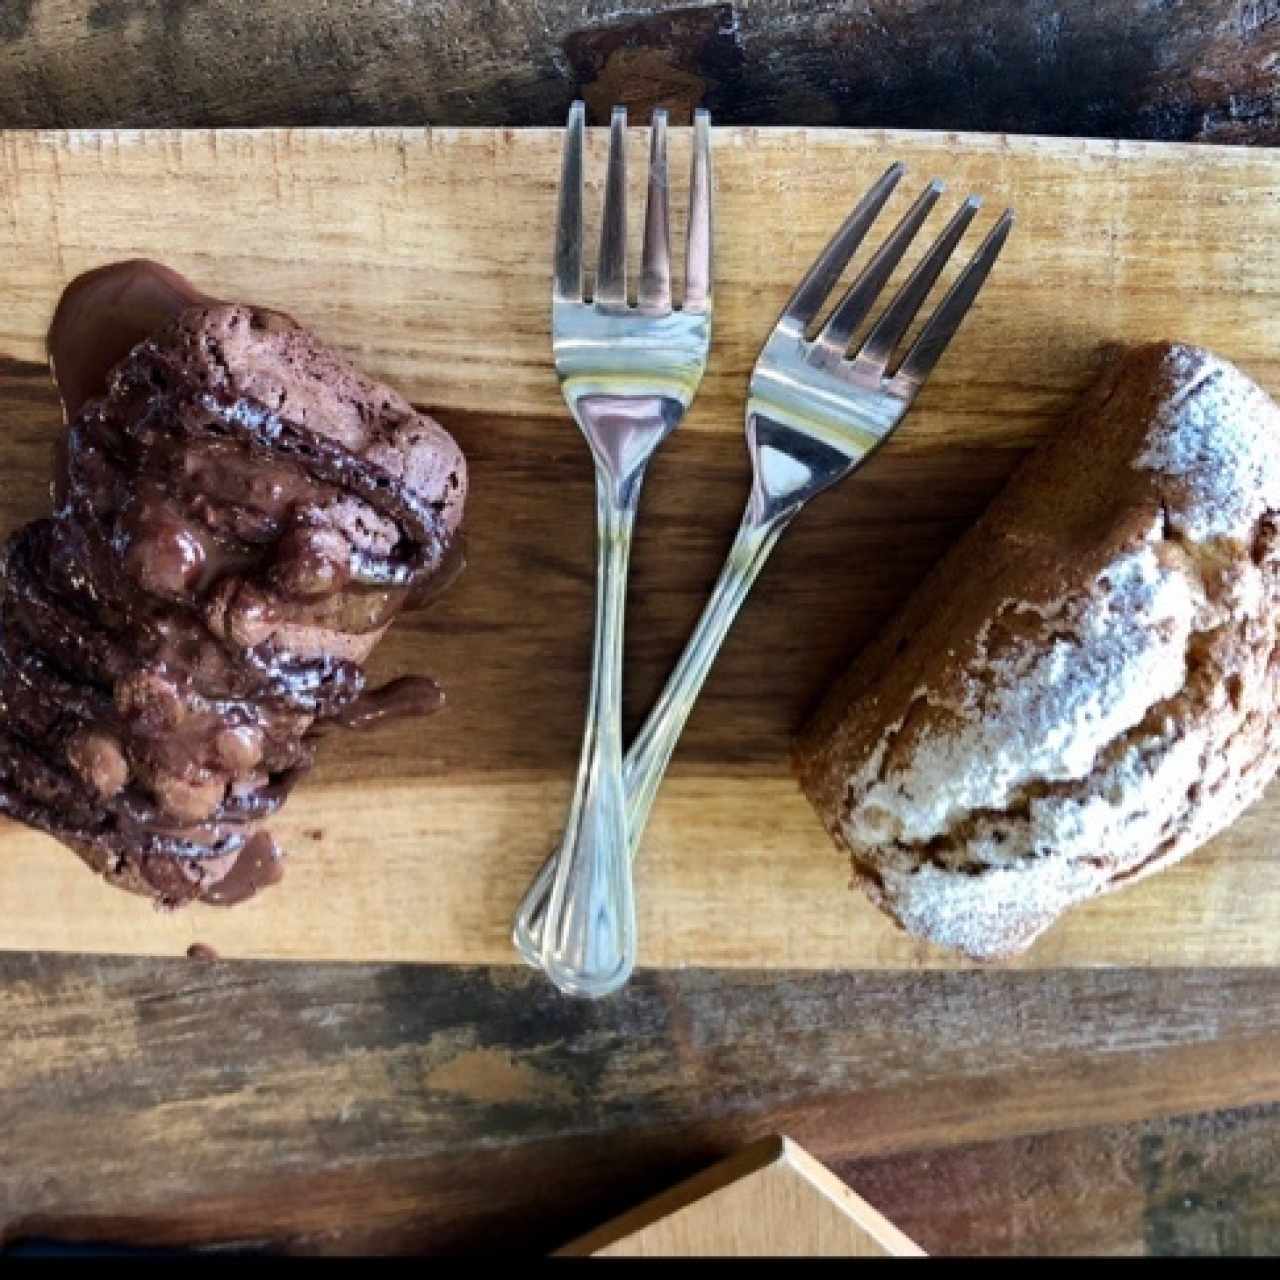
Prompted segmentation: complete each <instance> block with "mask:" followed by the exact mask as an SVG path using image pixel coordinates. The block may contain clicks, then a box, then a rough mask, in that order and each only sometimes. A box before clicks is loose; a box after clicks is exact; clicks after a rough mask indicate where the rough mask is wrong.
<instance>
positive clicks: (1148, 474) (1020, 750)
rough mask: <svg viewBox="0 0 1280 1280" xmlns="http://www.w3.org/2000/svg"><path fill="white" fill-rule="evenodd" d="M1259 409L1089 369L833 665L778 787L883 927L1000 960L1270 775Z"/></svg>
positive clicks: (1154, 374) (1175, 855)
mask: <svg viewBox="0 0 1280 1280" xmlns="http://www.w3.org/2000/svg"><path fill="white" fill-rule="evenodd" d="M1278 624H1280V409H1277V406H1276V405H1275V403H1274V402H1273V401H1272V400H1271V399H1270V398H1269V397H1268V396H1267V395H1266V394H1265V393H1264V392H1262V391H1261V390H1260V389H1259V388H1258V387H1257V386H1256V385H1255V384H1254V383H1253V382H1251V381H1250V380H1249V379H1248V378H1247V377H1246V376H1245V375H1244V374H1243V373H1241V372H1240V371H1239V370H1238V369H1236V368H1234V367H1233V366H1232V365H1230V364H1228V363H1227V362H1226V361H1224V360H1221V359H1219V358H1218V357H1216V356H1214V355H1212V354H1210V353H1209V352H1206V351H1202V350H1198V349H1196V348H1193V347H1188V346H1181V345H1176V344H1169V343H1165V344H1157V345H1150V346H1143V347H1137V348H1130V349H1127V350H1125V351H1123V352H1119V353H1113V356H1112V358H1111V359H1110V360H1109V362H1108V364H1107V366H1106V368H1105V369H1104V371H1103V373H1102V375H1101V377H1100V378H1099V379H1098V381H1097V382H1096V384H1095V385H1094V386H1093V387H1092V389H1091V390H1090V391H1089V392H1088V393H1087V394H1086V395H1085V397H1084V398H1083V400H1082V402H1081V403H1080V404H1079V405H1078V406H1077V408H1076V410H1075V412H1074V413H1073V414H1072V416H1071V418H1070V420H1069V421H1068V422H1067V423H1066V425H1065V426H1064V428H1063V429H1062V431H1061V433H1060V434H1059V435H1058V436H1057V437H1056V438H1055V439H1054V440H1052V441H1050V442H1049V443H1047V444H1046V445H1044V446H1042V447H1041V448H1040V449H1038V450H1036V451H1035V452H1034V453H1033V454H1032V456H1031V457H1030V458H1029V459H1028V460H1027V461H1026V462H1025V463H1024V464H1023V465H1022V467H1021V468H1020V469H1019V470H1018V471H1017V472H1016V473H1015V475H1014V477H1013V479H1012V480H1011V481H1010V482H1009V484H1008V486H1007V488H1006V489H1005V490H1004V492H1003V493H1002V494H1001V495H1000V496H999V497H998V498H997V499H996V501H995V502H994V503H993V504H992V506H991V507H990V508H989V509H988V511H987V512H986V514H985V515H984V516H983V517H982V518H981V520H979V521H978V523H977V524H976V525H975V526H974V527H973V529H971V530H970V532H969V533H968V534H967V535H966V536H965V537H964V538H963V539H962V540H961V541H960V542H959V543H958V544H957V545H956V546H955V547H954V549H953V550H952V551H951V552H950V553H949V554H948V555H947V556H946V557H945V558H944V559H943V560H942V562H941V563H939V564H938V566H937V567H936V568H935V570H934V571H933V572H932V574H930V575H929V577H928V578H927V579H926V580H925V581H924V582H923V583H922V584H921V586H920V587H919V588H918V590H917V591H916V592H915V593H914V594H913V596H912V597H911V599H910V600H909V601H908V603H907V604H906V606H905V607H904V608H903V610H902V611H901V613H900V614H899V615H898V616H897V618H896V619H895V620H894V621H893V622H892V623H891V625H889V626H888V627H887V628H886V629H885V631H884V632H883V633H882V634H881V635H880V637H879V638H878V639H877V640H876V641H875V642H874V643H873V644H872V645H871V646H870V647H869V648H868V649H867V650H866V651H865V652H864V653H863V654H862V655H861V656H860V657H859V658H858V659H857V660H856V662H855V663H854V664H853V666H852V668H851V669H850V670H849V672H848V673H847V675H846V676H845V677H844V678H843V680H842V681H840V682H839V683H838V684H837V685H836V687H835V688H834V689H833V690H832V692H831V693H830V694H829V696H828V697H827V698H826V700H825V701H824V703H823V705H822V706H821V708H820V709H819V711H818V712H817V714H816V716H815V717H814V719H813V721H812V722H811V723H810V725H809V726H808V727H807V728H806V729H805V730H804V731H803V733H802V734H801V736H800V738H799V740H798V742H797V746H796V753H795V764H796V769H797V772H798V775H799V778H800V781H801V785H802V786H803V788H804V790H805V792H806V793H807V795H808V796H809V798H810V800H811V801H812V803H813V805H814V807H815V808H816V809H817V811H818V814H819V815H820V817H821V818H822V821H823V822H824V824H825V825H826V827H827V829H828V831H829V832H830V833H831V835H832V837H833V838H834V839H835V841H836V843H837V844H838V845H839V846H841V847H842V848H843V849H845V850H846V851H847V852H848V853H849V855H850V857H851V859H852V865H853V870H854V873H855V879H856V880H857V881H858V882H860V883H861V885H862V886H863V888H864V889H865V890H866V891H867V893H868V894H869V895H870V897H871V899H872V900H873V901H874V902H875V903H876V904H877V905H878V906H880V907H881V908H882V909H883V910H884V911H886V912H887V913H888V914H889V915H890V916H891V917H892V918H893V919H894V920H896V921H897V923H898V924H899V925H900V926H901V927H902V928H904V929H905V930H907V931H908V932H910V933H912V934H915V935H917V936H919V937H922V938H926V939H929V940H931V941H933V942H935V943H938V944H940V945H942V946H944V947H948V948H952V949H955V950H958V951H960V952H963V953H965V954H966V955H968V956H970V957H973V958H975V959H995V958H999V957H1003V956H1009V955H1013V954H1015V953H1017V952H1019V951H1021V950H1023V949H1025V948H1026V947H1028V946H1030V945H1031V943H1032V942H1033V941H1034V939H1035V938H1036V937H1037V936H1038V935H1039V934H1041V933H1042V932H1043V931H1044V930H1045V929H1047V928H1048V927H1049V926H1050V925H1051V924H1052V923H1053V922H1054V920H1055V919H1057V917H1058V916H1059V915H1060V914H1061V913H1062V912H1063V911H1064V910H1066V909H1067V908H1068V907H1070V906H1071V905H1073V904H1074V903H1077V902H1081V901H1083V900H1085V899H1087V898H1091V897H1094V896H1095V895H1097V894H1101V893H1106V892H1109V891H1110V890H1113V889H1117V888H1119V887H1121V886H1123V885H1125V884H1128V883H1130V882H1132V881H1135V880H1138V879H1140V878H1142V877H1144V876H1148V875H1151V874H1153V873H1154V872H1156V871H1159V870H1161V869H1162V868H1164V867H1167V866H1168V865H1169V864H1170V863H1172V862H1175V861H1177V860H1178V859H1179V858H1182V857H1184V856H1186V855H1187V854H1189V853H1190V852H1192V850H1194V849H1196V848H1197V847H1198V846H1199V845H1201V844H1203V843H1204V842H1205V841H1206V840H1208V839H1209V838H1210V837H1212V836H1213V835H1215V834H1217V833H1218V832H1219V831H1221V830H1222V829H1223V828H1224V827H1226V826H1228V825H1229V824H1230V823H1231V822H1232V821H1234V820H1235V818H1236V817H1237V816H1238V815H1239V814H1240V813H1241V812H1242V811H1243V810H1244V809H1245V808H1246V807H1247V806H1249V805H1250V804H1252V803H1253V802H1254V801H1255V800H1256V799H1257V798H1258V797H1259V795H1260V794H1261V793H1262V790H1263V788H1264V787H1265V786H1266V785H1267V783H1268V782H1269V781H1270V780H1271V778H1272V776H1273V775H1274V773H1275V772H1276V768H1277V764H1278V763H1280V717H1277V716H1276V709H1277V700H1278V697H1280V655H1278V651H1277V634H1278V633H1277V625H1278Z"/></svg>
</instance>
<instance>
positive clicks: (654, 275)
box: [637, 108, 671, 315]
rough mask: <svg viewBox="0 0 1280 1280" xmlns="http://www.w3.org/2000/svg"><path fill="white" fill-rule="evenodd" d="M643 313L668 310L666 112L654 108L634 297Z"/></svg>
mask: <svg viewBox="0 0 1280 1280" xmlns="http://www.w3.org/2000/svg"><path fill="white" fill-rule="evenodd" d="M637 301H638V302H639V304H640V306H641V307H643V308H644V309H645V310H646V311H652V312H655V313H660V314H663V315H665V314H666V313H667V312H668V311H670V310H671V233H670V229H669V219H668V213H667V113H666V112H665V111H664V110H662V109H661V108H658V110H656V111H655V112H654V113H653V120H652V122H651V124H650V126H649V196H648V201H647V203H646V206H645V211H644V258H643V260H642V262H641V266H640V292H639V295H638V297H637Z"/></svg>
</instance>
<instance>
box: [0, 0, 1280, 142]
mask: <svg viewBox="0 0 1280 1280" xmlns="http://www.w3.org/2000/svg"><path fill="white" fill-rule="evenodd" d="M1278 19H1280V10H1277V6H1276V5H1275V4H1274V3H1273V2H1272V0H1185V2H1183V3H1179V4H1133V3H1131V0H1101V2H1100V0H880V2H879V3H875V4H866V3H862V2H861V0H819V2H817V3H812V4H800V5H798V4H795V3H794V2H793V0H752V2H751V3H750V4H745V3H737V4H735V3H728V2H725V0H719V2H713V3H705V2H704V3H688V0H685V2H683V3H682V2H680V0H664V2H660V3H649V4H645V5H636V4H632V3H628V2H627V0H594V2H593V3H590V4H581V3H556V2H555V0H491V2H490V3H485V4H473V3H470V2H469V0H455V2H454V3H444V4H441V3H437V2H435V0H409V3H404V0H292V3H290V4H260V3H257V0H6V3H5V4H4V5H3V6H0V59H3V61H4V64H5V66H4V74H3V75H0V125H6V126H18V125H42V126H60V125H66V126H77V125H127V126H135V125H207V124H223V125H234V124H246V125H259V124H299V125H301V124H422V123H433V124H436V123H439V124H471V125H480V124H487V125H508V124H509V125H525V124H543V125H550V124H559V123H560V122H561V121H562V120H563V118H564V111H565V108H566V107H567V105H568V103H569V101H570V100H571V99H572V98H573V97H574V96H575V95H578V94H581V95H583V96H585V97H586V99H587V101H588V102H589V103H590V104H591V106H592V108H593V110H594V111H596V112H597V113H598V112H600V111H602V110H604V109H606V108H607V107H608V105H609V104H611V103H612V102H617V101H622V102H625V103H627V104H628V105H629V106H631V107H632V108H633V109H635V110H636V111H638V112H641V113H643V112H645V111H647V110H648V109H649V108H650V107H652V106H653V105H655V104H657V103H663V104H665V105H667V106H670V107H671V108H673V110H674V111H675V112H676V114H677V116H684V115H687V114H688V112H689V111H690V110H691V109H692V107H693V106H694V105H697V104H703V105H706V106H709V107H710V108H711V109H712V110H713V111H714V112H715V114H716V117H717V119H718V120H719V121H720V122H721V123H746V124H781V123H786V124H848V125H874V126H900V127H905V128H945V129H970V130H1007V131H1010V132H1017V133H1059V134H1088V135H1097V136H1109V137H1110V136H1125V137H1146V138H1165V139H1174V138H1176V139H1205V140H1212V141H1223V142H1263V141H1269V140H1271V141H1274V140H1276V139H1277V138H1278V137H1280V125H1278V117H1277V110H1276V81H1275V70H1274V66H1273V62H1274V58H1275V55H1276V53H1277V51H1278V50H1280V21H1278Z"/></svg>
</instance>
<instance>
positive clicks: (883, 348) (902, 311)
mask: <svg viewBox="0 0 1280 1280" xmlns="http://www.w3.org/2000/svg"><path fill="white" fill-rule="evenodd" d="M981 207H982V200H981V198H980V197H978V196H970V197H969V198H968V199H967V200H966V201H965V202H964V204H962V205H961V206H960V208H959V209H957V210H956V212H955V215H954V216H953V217H952V219H951V221H950V222H949V223H947V227H946V230H944V231H943V233H942V234H941V235H940V236H939V237H938V238H937V239H936V240H935V241H934V242H933V246H932V248H930V250H929V252H928V253H927V254H925V256H924V257H923V258H921V259H920V261H919V262H918V263H917V264H916V268H915V270H914V271H913V272H912V273H911V275H910V276H909V277H908V279H907V282H906V284H904V285H903V286H902V288H901V289H899V290H898V293H897V296H896V297H895V298H894V299H893V301H892V302H891V303H890V304H889V305H888V307H886V308H885V312H884V315H882V316H881V317H880V319H879V320H877V321H876V323H875V325H874V326H873V327H872V330H871V332H870V333H869V334H867V339H866V341H865V342H864V343H863V344H862V347H861V348H860V349H859V351H858V354H857V361H858V363H859V364H865V365H868V366H869V367H870V368H871V369H872V370H873V371H874V372H875V373H878V374H882V373H883V372H884V369H885V366H886V365H887V364H888V363H889V357H890V356H891V355H892V354H893V349H894V347H896V346H897V345H898V343H899V342H901V341H902V335H903V334H904V333H906V331H907V328H908V326H909V325H910V324H911V322H912V320H914V319H915V317H916V312H917V311H919V310H920V307H921V304H922V303H923V302H924V300H925V298H927V297H928V296H929V290H930V289H932V288H933V286H934V284H935V283H936V282H937V279H938V277H939V276H940V275H941V274H942V268H943V267H945V266H946V265H947V260H948V259H949V258H950V257H951V255H952V253H954V252H955V247H956V245H957V244H959V243H960V237H961V236H963V235H964V233H965V231H966V230H968V227H969V223H971V222H972V221H973V217H974V214H976V213H977V212H978V210H979V209H980V208H981Z"/></svg>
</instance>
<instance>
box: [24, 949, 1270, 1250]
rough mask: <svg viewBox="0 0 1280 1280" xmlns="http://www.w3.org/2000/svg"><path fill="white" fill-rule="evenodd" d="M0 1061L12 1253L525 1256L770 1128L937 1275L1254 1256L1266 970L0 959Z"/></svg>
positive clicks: (1264, 1202) (1264, 1086)
mask: <svg viewBox="0 0 1280 1280" xmlns="http://www.w3.org/2000/svg"><path fill="white" fill-rule="evenodd" d="M0 1035H3V1037H4V1040H3V1043H4V1045H5V1052H4V1053H3V1054H0V1133H2V1134H3V1135H4V1156H5V1158H4V1160H3V1161H0V1240H6V1241H15V1240H17V1239H19V1238H21V1237H25V1236H32V1235H56V1236H61V1237H63V1238H71V1239H77V1238H78V1239H95V1238H96V1239H104V1240H114V1241H125V1242H131V1243H134V1244H152V1245H167V1246H178V1245H187V1244H193V1243H203V1244H220V1245H227V1244H231V1243H235V1242H240V1243H242V1244H244V1245H246V1246H253V1247H261V1246H267V1245H269V1246H270V1247H272V1248H274V1249H282V1250H286V1251H289V1252H306V1253H316V1252H321V1253H332V1252H343V1251H348V1252H349V1251H352V1250H362V1249H368V1250H374V1251H377V1252H422V1251H426V1252H435V1253H440V1252H459V1251H467V1250H478V1251H492V1250H502V1251H511V1252H528V1251H531V1250H537V1251H542V1252H546V1251H550V1250H553V1249H556V1248H558V1247H560V1246H562V1245H564V1244H565V1243H566V1242H567V1241H569V1240H571V1239H574V1238H575V1237H577V1236H579V1235H581V1234H582V1233H584V1232H586V1231H588V1230H590V1229H591V1228H592V1227H594V1226H597V1225H598V1224H600V1223H602V1222H604V1221H606V1220H608V1219H609V1218H611V1217H612V1216H613V1215H615V1214H618V1213H621V1212H622V1211H624V1210H625V1209H627V1208H629V1207H630V1206H632V1205H634V1204H637V1203H638V1202H640V1201H641V1200H643V1199H645V1198H646V1197H648V1196H651V1195H653V1194H656V1193H658V1192H660V1191H662V1190H663V1189H664V1188H666V1187H669V1186H671V1185H672V1184H674V1183H676V1182H677V1181H679V1180H680V1179H682V1178H684V1177H687V1176H690V1175H692V1174H695V1173H697V1172H698V1171H699V1170H700V1169H702V1168H705V1167H706V1166H707V1165H709V1164H711V1163H712V1162H714V1161H716V1160H718V1159H720V1158H722V1157H724V1156H726V1155H728V1154H730V1153H731V1152H732V1151H734V1150H735V1149H737V1148H738V1147H739V1146H741V1145H743V1144H744V1143H748V1142H751V1141H753V1140H755V1139H757V1138H759V1137H761V1136H763V1135H765V1134H769V1133H773V1132H779V1131H781V1132H786V1133H789V1134H791V1135H793V1136H794V1137H795V1138H796V1140H797V1141H799V1142H800V1143H802V1144H803V1145H804V1147H805V1148H806V1150H808V1151H809V1152H810V1153H811V1154H813V1155H814V1156H815V1157H816V1158H817V1159H819V1160H821V1161H822V1162H823V1163H824V1164H826V1165H828V1166H829V1167H830V1168H831V1169H832V1170H833V1171H834V1172H835V1173H836V1174H837V1175H838V1176H839V1177H840V1178H841V1179H842V1180H844V1181H845V1182H847V1183H848V1184H849V1185H850V1186H852V1187H854V1188H856V1189H857V1191H858V1193H859V1194H860V1195H861V1196H863V1197H864V1198H865V1199H866V1200H867V1201H868V1202H869V1203H871V1204H872V1205H874V1206H875V1207H876V1208H877V1209H878V1210H880V1211H881V1212H882V1213H884V1214H885V1215H886V1216H887V1217H888V1218H889V1219H890V1221H892V1222H894V1223H895V1224H896V1225H898V1226H899V1227H901V1228H902V1229H903V1230H904V1231H905V1232H906V1233H907V1234H908V1235H909V1236H910V1237H911V1238H912V1239H914V1240H916V1241H917V1242H918V1243H919V1244H920V1246H921V1247H922V1248H924V1249H926V1250H927V1251H928V1252H929V1253H931V1254H950V1253H967V1252H979V1253H1007V1252H1012V1253H1019V1254H1035V1253H1045V1252H1072V1253H1089V1252H1098V1251H1102V1252H1140V1251H1143V1250H1151V1251H1157V1252H1159V1251H1174V1250H1176V1249H1177V1248H1178V1247H1180V1246H1184V1247H1187V1248H1194V1249H1196V1250H1197V1251H1211V1250H1213V1249H1214V1248H1215V1235H1214V1233H1215V1231H1218V1232H1220V1233H1222V1234H1221V1235H1220V1237H1219V1239H1218V1244H1217V1247H1219V1248H1226V1247H1230V1246H1232V1245H1234V1246H1235V1247H1236V1248H1237V1249H1239V1250H1241V1251H1247V1252H1265V1251H1267V1250H1268V1248H1270V1249H1272V1250H1274V1247H1275V1243H1276V1241H1277V1239H1278V1238H1280V1237H1278V1236H1277V1231H1278V1230H1280V1164H1278V1163H1277V1160H1276V1152H1277V1150H1280V1145H1277V1143H1276V1137H1277V1135H1278V1134H1280V1111H1277V1108H1276V1106H1275V1099H1277V1098H1278V1097H1280V1001H1277V1000H1276V980H1275V976H1274V974H1273V973H1270V972H1265V971H1250V970H1231V971H1218V972H1188V971H1164V972H1154V973H1144V974H1134V973H1124V972H1107V973H1100V972H1058V973H1044V974H1019V973H1012V974H987V975H974V974H942V973H934V974H917V975H903V974H870V973H864V974H800V973H785V974H741V973H714V972H706V971H687V972H683V973H664V974H658V973H654V972H651V971H650V972H642V973H641V974H639V975H638V976H637V979H636V981H635V982H634V983H633V984H632V985H631V986H630V987H628V989H627V990H626V991H625V992H624V993H622V995H620V996H619V997H618V998H617V999H616V1000H613V1001H609V1002H607V1003H602V1004H585V1003H581V1002H570V1001H565V1000H563V999H561V998H559V997H558V996H557V995H556V993H555V992H554V991H553V990H552V989H551V988H550V987H549V986H548V985H547V984H546V983H545V982H544V981H543V980H541V979H540V978H538V977H537V976H536V975H533V974H531V973H527V972H524V971H522V970H501V969H493V970H482V969H473V968H462V969H456V968H445V967H440V966H417V967H415V966H381V967H376V966H356V965H305V966H303V965H275V964H262V963H240V964H230V963H207V962H194V961H185V960H148V959H116V958H106V957H98V958H84V957H72V956H19V955H4V956H0ZM1242 1108H1243V1109H1244V1110H1241V1109H1242ZM1225 1109H1232V1110H1231V1111H1230V1112H1229V1113H1228V1114H1222V1115H1221V1116H1219V1117H1218V1118H1216V1119H1215V1118H1213V1117H1205V1118H1203V1119H1200V1120H1194V1119H1183V1120H1175V1119H1173V1117H1177V1116H1180V1115H1181V1116H1192V1115H1195V1114H1196V1113H1201V1112H1205V1111H1213V1112H1223V1111H1224V1110H1225ZM1189 1157H1190V1158H1189ZM922 1189H923V1191H924V1194H922ZM1187 1198H1191V1199H1192V1200H1193V1201H1194V1202H1195V1203H1196V1205H1198V1206H1199V1207H1198V1208H1195V1209H1194V1210H1193V1211H1191V1210H1187V1211H1184V1210H1183V1209H1182V1208H1181V1207H1180V1206H1181V1202H1182V1200H1184V1199H1187Z"/></svg>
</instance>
